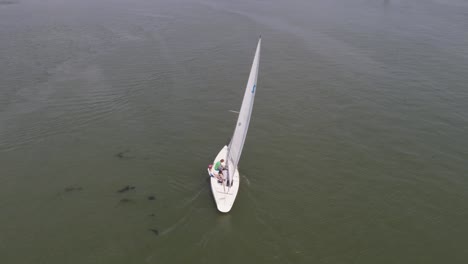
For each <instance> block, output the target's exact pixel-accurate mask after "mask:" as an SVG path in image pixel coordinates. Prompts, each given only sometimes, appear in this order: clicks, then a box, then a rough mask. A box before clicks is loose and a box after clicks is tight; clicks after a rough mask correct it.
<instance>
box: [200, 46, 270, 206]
mask: <svg viewBox="0 0 468 264" xmlns="http://www.w3.org/2000/svg"><path fill="white" fill-rule="evenodd" d="M261 43H262V39H261V37H260V39H259V40H258V44H257V50H256V51H255V56H254V60H253V63H252V68H251V70H250V75H249V80H248V81H247V87H246V88H245V92H244V99H243V100H242V105H241V108H240V111H239V114H238V118H237V122H236V126H235V129H234V134H233V136H232V138H231V142H230V143H229V145H227V146H224V147H223V148H222V149H221V150H220V151H219V153H218V155H217V156H216V158H215V160H214V162H213V164H212V165H209V166H208V174H209V175H210V177H211V180H210V181H211V190H212V192H213V197H214V200H215V203H216V206H217V208H218V210H219V211H220V212H223V213H227V212H229V211H230V210H231V208H232V206H233V205H234V201H235V199H236V196H237V192H238V191H239V183H240V182H239V180H240V178H239V170H238V167H237V165H238V164H239V160H240V157H241V154H242V148H243V147H244V142H245V138H246V136H247V130H248V129H249V123H250V116H251V114H252V108H253V103H254V98H255V92H256V89H257V76H258V66H259V61H260V45H261ZM221 160H224V166H223V167H224V169H223V170H222V175H221V174H219V173H218V171H217V170H215V166H214V164H216V163H217V162H218V161H221Z"/></svg>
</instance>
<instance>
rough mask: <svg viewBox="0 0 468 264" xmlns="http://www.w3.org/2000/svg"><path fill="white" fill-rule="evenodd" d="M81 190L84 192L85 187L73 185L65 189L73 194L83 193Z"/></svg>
mask: <svg viewBox="0 0 468 264" xmlns="http://www.w3.org/2000/svg"><path fill="white" fill-rule="evenodd" d="M81 190H83V187H81V186H75V185H71V186H68V187H66V188H65V192H73V191H81Z"/></svg>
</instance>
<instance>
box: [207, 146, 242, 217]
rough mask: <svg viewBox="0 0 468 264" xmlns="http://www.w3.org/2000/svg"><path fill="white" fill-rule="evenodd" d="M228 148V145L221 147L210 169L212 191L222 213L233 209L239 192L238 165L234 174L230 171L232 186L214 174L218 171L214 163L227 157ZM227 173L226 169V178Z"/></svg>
mask: <svg viewBox="0 0 468 264" xmlns="http://www.w3.org/2000/svg"><path fill="white" fill-rule="evenodd" d="M227 149H228V147H227V146H224V147H223V148H222V149H221V151H220V152H219V153H218V155H217V156H216V158H215V160H214V161H213V167H212V168H211V169H208V174H209V175H210V182H211V191H212V192H213V197H214V200H215V203H216V207H217V208H218V211H220V212H222V213H227V212H229V211H230V210H231V208H232V206H233V205H234V201H235V200H236V196H237V192H238V191H239V171H238V170H237V167H236V168H235V171H234V175H233V174H232V173H233V172H232V171H230V172H229V173H230V175H231V176H233V177H232V179H233V182H232V186H227V184H226V181H225V182H223V183H219V182H218V179H217V178H216V177H215V176H214V175H215V174H217V172H215V171H214V164H216V162H218V161H219V160H221V159H226V155H227ZM231 170H232V169H231ZM226 173H227V172H226V171H225V172H224V174H225V175H224V178H226V176H227V175H226Z"/></svg>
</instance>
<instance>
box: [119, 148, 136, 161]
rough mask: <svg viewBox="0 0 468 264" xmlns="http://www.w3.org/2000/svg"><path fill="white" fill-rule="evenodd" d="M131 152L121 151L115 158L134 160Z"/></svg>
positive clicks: (127, 150)
mask: <svg viewBox="0 0 468 264" xmlns="http://www.w3.org/2000/svg"><path fill="white" fill-rule="evenodd" d="M129 152H130V150H129V149H126V150H124V151H120V152H118V153H116V154H115V155H114V156H115V157H117V158H119V159H132V158H134V156H131V155H129V154H128V153H129Z"/></svg>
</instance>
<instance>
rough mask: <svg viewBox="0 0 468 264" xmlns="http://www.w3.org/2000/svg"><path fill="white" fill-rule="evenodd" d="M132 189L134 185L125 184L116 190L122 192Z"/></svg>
mask: <svg viewBox="0 0 468 264" xmlns="http://www.w3.org/2000/svg"><path fill="white" fill-rule="evenodd" d="M134 189H135V186H131V185H127V186H125V187H123V188H122V189H120V190H118V191H117V192H118V193H124V192H128V191H130V190H134Z"/></svg>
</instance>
